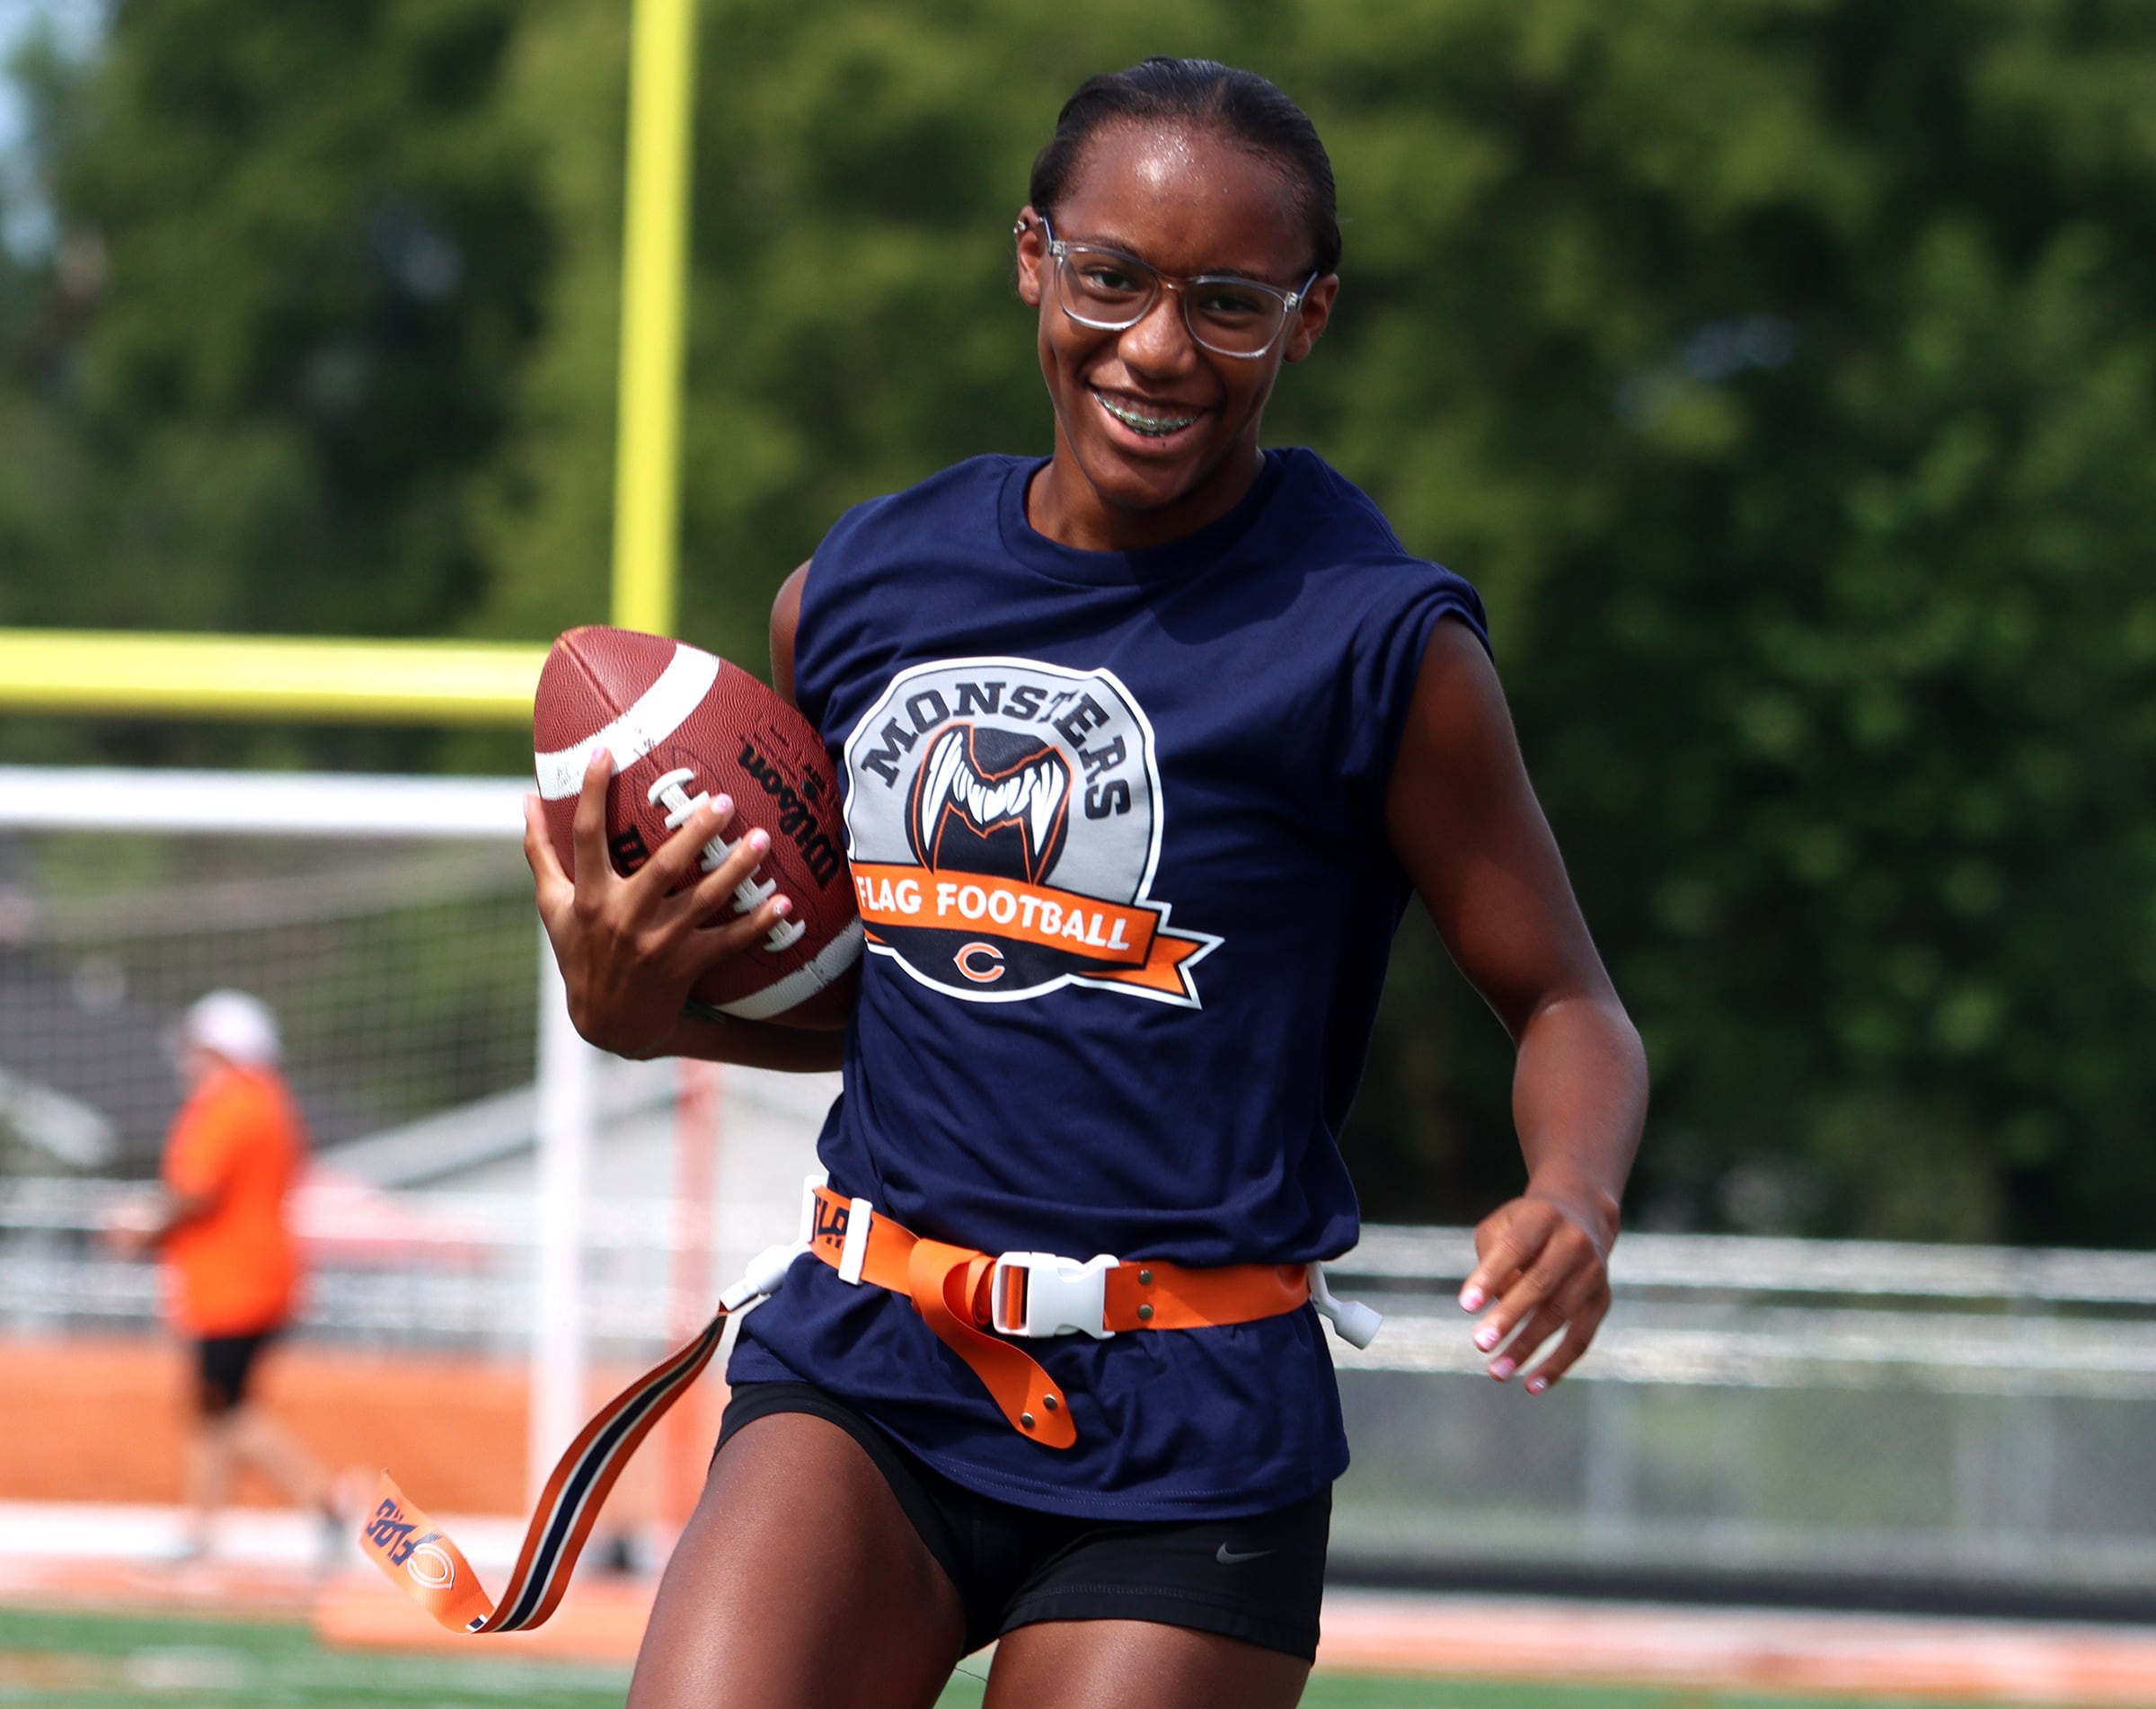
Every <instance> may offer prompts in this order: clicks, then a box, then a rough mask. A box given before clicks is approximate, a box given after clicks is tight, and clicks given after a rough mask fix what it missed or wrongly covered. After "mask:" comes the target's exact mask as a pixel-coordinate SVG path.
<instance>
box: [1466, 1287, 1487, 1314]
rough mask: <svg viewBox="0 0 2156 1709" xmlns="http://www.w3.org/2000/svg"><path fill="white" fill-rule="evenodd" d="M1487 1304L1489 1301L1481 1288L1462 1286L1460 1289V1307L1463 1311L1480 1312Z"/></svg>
mask: <svg viewBox="0 0 2156 1709" xmlns="http://www.w3.org/2000/svg"><path fill="white" fill-rule="evenodd" d="M1487 1304H1489V1301H1488V1299H1487V1298H1485V1297H1484V1295H1483V1292H1482V1290H1481V1289H1480V1288H1462V1289H1461V1290H1460V1309H1461V1310H1462V1311H1463V1312H1479V1311H1480V1310H1481V1309H1482V1307H1483V1306H1486V1305H1487Z"/></svg>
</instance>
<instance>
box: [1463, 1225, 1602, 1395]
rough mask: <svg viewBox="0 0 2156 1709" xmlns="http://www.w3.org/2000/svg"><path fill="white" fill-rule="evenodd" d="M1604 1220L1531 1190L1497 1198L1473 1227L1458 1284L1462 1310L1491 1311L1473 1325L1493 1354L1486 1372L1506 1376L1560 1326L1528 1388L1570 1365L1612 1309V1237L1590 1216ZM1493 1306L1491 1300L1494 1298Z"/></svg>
mask: <svg viewBox="0 0 2156 1709" xmlns="http://www.w3.org/2000/svg"><path fill="white" fill-rule="evenodd" d="M1596 1220H1599V1219H1598V1218H1594V1217H1592V1216H1591V1214H1590V1213H1588V1212H1587V1211H1586V1210H1585V1209H1579V1208H1575V1207H1572V1206H1569V1205H1568V1204H1566V1203H1565V1202H1564V1201H1563V1200H1560V1199H1554V1198H1542V1197H1538V1196H1536V1193H1535V1190H1534V1189H1533V1187H1532V1186H1531V1187H1529V1189H1528V1191H1527V1195H1526V1196H1525V1197H1524V1198H1520V1199H1515V1200H1510V1201H1508V1202H1507V1203H1505V1204H1502V1205H1499V1206H1498V1208H1497V1209H1495V1210H1493V1211H1492V1212H1490V1214H1489V1216H1487V1217H1485V1218H1483V1219H1482V1220H1481V1222H1480V1224H1478V1225H1477V1226H1476V1228H1475V1254H1476V1259H1477V1262H1476V1264H1475V1268H1474V1271H1473V1272H1472V1273H1471V1275H1470V1276H1469V1277H1468V1279H1467V1280H1466V1281H1465V1283H1463V1284H1462V1287H1461V1289H1460V1305H1461V1308H1462V1310H1464V1311H1471V1312H1479V1311H1481V1310H1483V1308H1484V1307H1485V1306H1489V1314H1488V1315H1486V1316H1485V1317H1484V1318H1483V1319H1482V1321H1481V1323H1480V1324H1478V1325H1477V1326H1476V1329H1475V1345H1476V1347H1477V1348H1479V1349H1480V1350H1481V1351H1483V1352H1485V1353H1489V1354H1493V1355H1495V1357H1493V1358H1492V1359H1490V1362H1489V1374H1490V1375H1491V1376H1492V1377H1496V1378H1497V1379H1498V1382H1500V1383H1502V1382H1507V1381H1509V1380H1510V1379H1511V1377H1513V1376H1514V1374H1515V1373H1516V1372H1517V1371H1519V1370H1520V1369H1521V1368H1524V1366H1526V1365H1527V1364H1528V1362H1529V1361H1530V1360H1532V1359H1533V1357H1534V1355H1535V1353H1536V1351H1537V1350H1539V1349H1541V1348H1542V1347H1543V1346H1544V1345H1545V1344H1546V1343H1548V1342H1550V1340H1551V1337H1552V1336H1554V1335H1557V1334H1558V1333H1560V1331H1561V1332H1562V1333H1563V1337H1564V1338H1563V1340H1561V1341H1560V1342H1558V1343H1557V1344H1556V1346H1555V1347H1554V1348H1552V1349H1551V1351H1550V1354H1549V1357H1548V1358H1546V1359H1543V1360H1542V1363H1541V1364H1540V1365H1538V1366H1536V1367H1535V1368H1534V1369H1533V1370H1532V1371H1530V1372H1529V1373H1528V1376H1527V1383H1526V1388H1527V1392H1528V1393H1529V1394H1530V1395H1540V1394H1541V1393H1542V1391H1543V1390H1544V1389H1546V1388H1548V1387H1549V1386H1551V1384H1552V1383H1554V1382H1556V1381H1557V1380H1558V1378H1559V1377H1562V1376H1563V1375H1564V1374H1565V1373H1566V1372H1567V1371H1568V1370H1569V1369H1571V1368H1572V1367H1573V1365H1574V1364H1576V1363H1577V1361H1578V1359H1579V1357H1580V1355H1581V1354H1582V1353H1585V1352H1586V1350H1587V1344H1588V1343H1589V1342H1592V1341H1593V1340H1594V1339H1595V1331H1596V1330H1598V1329H1600V1328H1601V1327H1602V1320H1603V1319H1604V1317H1606V1316H1608V1315H1609V1311H1610V1266H1609V1240H1610V1239H1611V1238H1613V1237H1614V1232H1615V1231H1614V1230H1612V1231H1611V1234H1610V1235H1609V1236H1607V1237H1604V1238H1602V1239H1597V1238H1596V1236H1595V1235H1593V1234H1590V1233H1589V1232H1588V1223H1589V1222H1591V1221H1596ZM1493 1300H1494V1301H1495V1302H1496V1303H1495V1305H1491V1304H1490V1302H1491V1301H1493Z"/></svg>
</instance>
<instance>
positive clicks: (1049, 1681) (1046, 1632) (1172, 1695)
mask: <svg viewBox="0 0 2156 1709" xmlns="http://www.w3.org/2000/svg"><path fill="white" fill-rule="evenodd" d="M1308 1678H1310V1664H1309V1663H1308V1662H1306V1661H1303V1660H1301V1659H1300V1658H1298V1657H1295V1656H1291V1655H1286V1654H1284V1653H1283V1652H1282V1651H1277V1650H1264V1649H1260V1648H1259V1646H1258V1645H1256V1644H1254V1643H1242V1642H1241V1640H1239V1639H1235V1638H1224V1637H1221V1636H1219V1635H1218V1634H1215V1633H1211V1632H1193V1631H1190V1630H1189V1629H1188V1627H1185V1626H1168V1625H1153V1624H1152V1623H1151V1622H1150V1621H1145V1620H1044V1621H1042V1622H1041V1623H1040V1624H1039V1625H1029V1626H1021V1627H1019V1628H1018V1630H1017V1631H1015V1632H1013V1633H1012V1634H1009V1635H1008V1636H1007V1637H1004V1638H1003V1639H1002V1640H1001V1641H1000V1642H999V1643H997V1644H996V1646H995V1661H994V1665H993V1666H991V1667H990V1669H989V1670H988V1695H987V1696H986V1697H985V1699H984V1700H983V1703H982V1709H1217V1705H1223V1704H1233V1705H1235V1709H1294V1705H1296V1704H1297V1703H1299V1702H1300V1701H1301V1700H1302V1697H1303V1682H1304V1681H1305V1680H1306V1679H1308Z"/></svg>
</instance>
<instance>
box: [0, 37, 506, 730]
mask: <svg viewBox="0 0 2156 1709" xmlns="http://www.w3.org/2000/svg"><path fill="white" fill-rule="evenodd" d="M517 10H518V8H517V6H516V5H515V4H512V0H404V3H402V4H378V3H376V0H320V3H319V4H307V5H305V6H285V5H277V4H263V3H261V0H141V3H140V4H127V5H123V6H120V7H119V8H118V9H117V10H116V11H115V13H114V14H113V17H112V23H111V30H110V38H109V40H108V41H107V42H106V44H105V47H104V50H103V52H102V56H101V57H100V58H99V59H98V61H97V63H96V64H95V65H94V66H93V67H92V68H91V69H90V70H89V71H88V72H87V74H86V75H81V76H80V77H79V79H78V82H79V87H77V88H75V89H74V90H72V91H69V92H67V93H68V95H69V97H70V98H69V99H68V100H67V102H66V103H65V106H64V110H62V111H56V112H52V113H49V115H48V125H49V127H50V128H54V129H56V130H57V134H54V135H49V137H48V138H47V140H48V144H49V146H50V148H51V152H52V155H53V159H52V161H51V166H50V183H49V187H50V191H51V194H52V196H53V198H54V200H55V202H56V205H57V209H58V212H59V215H60V217H61V219H62V221H63V222H64V226H65V228H66V234H67V235H66V238H65V239H64V241H63V243H62V244H61V246H60V248H59V249H58V251H57V255H56V258H55V263H54V265H53V267H52V275H53V277H52V286H53V290H52V294H51V301H52V304H53V307H52V309H51V310H50V311H49V313H51V314H59V315H62V316H68V315H72V316H75V317H76V318H79V319H81V320H82V321H83V322H84V327H83V330H82V332H80V334H79V335H78V336H75V337H72V338H69V339H66V341H65V343H64V347H63V348H61V349H59V350H54V351H51V352H49V354H48V355H46V357H45V358H44V359H43V360H42V361H41V362H34V361H33V363H32V364H31V369H32V372H31V378H32V380H33V381H34V382H35V386H36V390H37V391H39V392H41V393H42V394H43V397H42V408H39V409H35V410H34V411H33V412H32V413H33V415H34V417H35V425H34V426H33V427H32V428H31V429H29V431H30V434H31V439H32V442H33V443H35V441H36V438H38V435H39V431H40V429H41V430H42V432H43V433H44V434H46V435H51V434H53V433H56V432H57V433H58V434H59V435H60V436H61V437H62V438H63V439H64V441H65V442H66V446H67V447H69V448H70V449H72V450H73V451H74V452H75V453H76V454H77V461H76V462H75V463H74V464H72V465H69V466H68V469H67V473H68V474H69V475H70V476H71V479H70V480H69V481H68V482H67V483H66V490H64V491H62V492H60V493H59V494H57V495H56V496H54V497H52V498H51V499H49V500H48V501H47V503H46V505H45V507H44V508H45V509H46V510H47V511H53V510H56V509H57V510H59V511H61V512H62V514H61V515H60V516H59V517H57V518H54V521H53V527H54V531H55V532H56V533H58V534H59V536H60V541H59V543H58V544H59V545H60V547H61V549H59V550H56V551H53V552H52V553H49V555H48V556H47V557H46V558H45V559H44V561H43V562H38V561H36V560H31V561H28V562H25V561H22V560H16V561H15V562H7V563H0V621H6V622H12V623H18V624H76V625H85V626H99V627H114V628H138V627H140V628H154V629H205V630H234V631H261V632H269V633H324V632H326V633H366V634H381V635H398V634H427V633H440V632H443V631H446V630H454V629H455V628H456V626H457V625H458V624H460V623H461V622H462V621H463V619H464V616H465V615H467V614H468V613H469V611H470V610H471V609H472V607H473V605H474V604H475V602H476V600H477V598H478V597H479V594H480V591H481V588H482V558H481V555H480V547H479V541H478V534H479V528H478V518H479V503H478V499H479V481H478V476H479V474H480V473H481V472H482V470H483V469H484V468H485V467H486V465H487V464H488V461H489V459H490V456H491V455H492V452H493V449H494V447H495V446H496V444H497V442H498V441H499V438H500V435H501V432H502V429H503V426H504V423H505V421H506V417H507V412H508V403H509V398H510V394H511V390H512V387H513V385H514V383H515V380H516V376H517V372H518V370H519V367H520V365H521V363H522V361H523V359H524V357H525V355H526V349H527V347H528V345H529V343H530V341H531V338H532V335H533V333H534V331H535V325H536V297H537V291H538V288H539V285H540V283H541V281H542V279H543V275H544V272H545V270H546V267H547V264H548V259H549V245H548V242H547V233H546V229H545V226H544V223H543V219H542V217H541V216H540V211H539V209H538V208H537V206H536V204H535V196H534V191H533V185H532V177H533V168H532V162H531V150H530V147H529V146H528V143H527V141H526V139H525V137H523V136H522V134H521V133H519V132H518V131H517V130H516V129H515V128H511V127H508V126H505V125H503V124H502V123H501V122H500V121H499V117H498V114H497V110H496V102H495V91H496V89H497V86H498V85H499V82H500V79H501V73H502V64H503V61H504V59H505V58H506V56H507V54H508V50H509V48H510V46H511V44H512V41H513V25H514V23H515V22H516V18H517ZM45 81H46V83H47V84H53V83H54V82H55V81H56V79H55V78H54V77H53V76H52V75H48V76H47V77H46V78H45ZM63 121H64V122H63ZM24 407H25V406H24V405H22V404H18V405H17V408H18V411H22V409H23V408H24ZM55 455H57V454H55ZM31 478H32V479H34V478H35V477H31ZM43 484H45V483H41V482H40V485H43ZM56 561H57V564H59V565H62V566H64V570H63V571H62V572H61V573H57V574H56V573H54V572H53V571H54V569H55V565H56ZM338 745H339V744H336V743H325V744H321V745H319V746H320V747H322V748H331V749H333V748H335V747H336V746H338ZM223 746H225V744H220V743H211V744H210V747H211V748H213V750H214V749H215V748H219V747H223ZM363 746H364V744H363ZM395 746H396V747H397V748H401V749H402V750H403V751H406V752H410V751H412V748H411V744H410V743H401V744H396V745H395Z"/></svg>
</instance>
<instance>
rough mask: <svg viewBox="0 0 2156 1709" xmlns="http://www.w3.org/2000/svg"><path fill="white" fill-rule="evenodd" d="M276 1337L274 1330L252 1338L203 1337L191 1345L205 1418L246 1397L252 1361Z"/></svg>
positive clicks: (219, 1414)
mask: <svg viewBox="0 0 2156 1709" xmlns="http://www.w3.org/2000/svg"><path fill="white" fill-rule="evenodd" d="M276 1338H277V1331H276V1330H274V1329H262V1330H257V1331H256V1332H255V1333H253V1334H252V1335H205V1336H204V1337H203V1338H202V1339H201V1340H200V1341H199V1342H196V1343H195V1351H196V1357H197V1359H198V1360H199V1371H200V1373H201V1386H200V1387H199V1390H198V1391H197V1392H198V1394H199V1396H200V1405H201V1408H202V1415H203V1416H204V1417H205V1418H220V1417H222V1416H223V1415H224V1414H225V1413H226V1412H231V1411H232V1409H233V1408H234V1407H235V1406H237V1405H238V1404H240V1403H241V1402H242V1401H243V1400H245V1399H246V1398H247V1378H248V1377H249V1375H250V1374H251V1373H252V1371H253V1369H254V1361H255V1359H256V1357H257V1356H258V1355H259V1354H260V1353H261V1350H262V1349H263V1348H265V1347H267V1346H268V1345H269V1344H270V1342H272V1341H274V1340H276Z"/></svg>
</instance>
